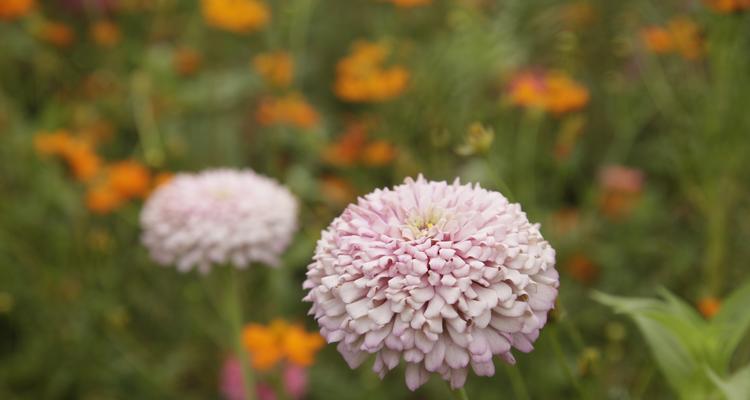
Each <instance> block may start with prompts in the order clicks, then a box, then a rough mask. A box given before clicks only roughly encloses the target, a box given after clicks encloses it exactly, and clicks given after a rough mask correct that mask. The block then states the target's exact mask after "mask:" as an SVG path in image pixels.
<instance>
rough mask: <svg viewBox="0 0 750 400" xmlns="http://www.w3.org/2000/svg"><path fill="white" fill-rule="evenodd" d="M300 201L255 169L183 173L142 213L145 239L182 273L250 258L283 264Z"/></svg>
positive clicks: (236, 263) (238, 264)
mask: <svg viewBox="0 0 750 400" xmlns="http://www.w3.org/2000/svg"><path fill="white" fill-rule="evenodd" d="M296 220H297V202H296V200H295V199H294V197H293V196H292V194H291V193H290V192H289V190H287V189H286V188H284V187H283V186H281V185H279V184H278V183H277V182H276V181H274V180H272V179H270V178H266V177H264V176H261V175H258V174H256V173H255V172H253V171H250V170H230V169H219V170H209V171H204V172H200V173H197V174H178V175H177V176H175V178H173V179H172V180H170V181H169V182H168V183H166V184H164V185H162V186H160V187H159V188H158V189H157V190H156V191H155V192H154V193H153V194H152V195H151V197H150V198H149V199H148V201H147V202H146V204H145V206H144V208H143V212H142V213H141V227H142V228H143V243H144V244H145V246H146V247H147V248H148V250H149V252H150V254H151V257H152V258H153V259H154V260H155V261H156V262H158V263H160V264H162V265H172V264H176V265H177V268H178V269H179V270H180V271H189V270H191V269H193V268H196V267H197V268H198V269H199V270H200V271H201V272H208V271H209V270H210V269H211V266H212V265H216V264H232V265H234V266H235V267H237V268H245V267H246V266H247V265H248V264H249V263H251V262H262V263H266V264H269V265H276V264H277V263H278V258H279V255H280V254H281V252H282V251H284V249H286V247H287V245H288V244H289V242H290V241H291V238H292V234H293V233H294V231H295V230H296Z"/></svg>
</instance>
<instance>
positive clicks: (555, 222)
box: [548, 208, 581, 237]
mask: <svg viewBox="0 0 750 400" xmlns="http://www.w3.org/2000/svg"><path fill="white" fill-rule="evenodd" d="M580 219H581V218H580V215H579V213H578V210H577V209H575V208H562V209H560V210H558V211H556V212H555V213H554V214H552V217H551V221H550V223H549V224H548V226H549V227H550V229H552V230H553V231H554V232H555V234H556V235H558V236H561V237H564V236H567V235H569V234H570V233H571V232H573V231H574V230H576V229H577V228H578V225H579V224H580Z"/></svg>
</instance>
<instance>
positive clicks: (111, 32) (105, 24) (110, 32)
mask: <svg viewBox="0 0 750 400" xmlns="http://www.w3.org/2000/svg"><path fill="white" fill-rule="evenodd" d="M89 33H90V35H91V38H92V39H93V40H94V42H95V43H96V44H98V45H99V46H103V47H113V46H115V45H116V44H117V43H119V42H120V37H121V36H122V35H121V33H120V28H119V27H118V26H117V24H115V23H114V22H112V21H107V20H99V21H96V22H94V24H93V25H91V28H90V32H89Z"/></svg>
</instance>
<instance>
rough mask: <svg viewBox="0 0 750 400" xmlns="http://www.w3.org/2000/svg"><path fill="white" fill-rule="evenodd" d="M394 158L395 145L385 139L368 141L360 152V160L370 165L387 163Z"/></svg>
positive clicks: (377, 165)
mask: <svg viewBox="0 0 750 400" xmlns="http://www.w3.org/2000/svg"><path fill="white" fill-rule="evenodd" d="M394 158H396V147H395V146H393V144H392V143H391V142H389V141H386V140H375V141H372V142H370V143H369V144H368V145H367V147H365V149H364V151H363V153H362V162H363V163H364V164H365V165H367V166H370V167H379V166H383V165H388V164H390V162H391V161H393V159H394Z"/></svg>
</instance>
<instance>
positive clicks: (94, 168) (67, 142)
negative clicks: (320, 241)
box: [34, 130, 101, 182]
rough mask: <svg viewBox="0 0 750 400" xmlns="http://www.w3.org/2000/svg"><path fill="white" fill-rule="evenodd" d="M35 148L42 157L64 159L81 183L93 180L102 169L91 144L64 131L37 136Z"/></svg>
mask: <svg viewBox="0 0 750 400" xmlns="http://www.w3.org/2000/svg"><path fill="white" fill-rule="evenodd" d="M34 148H35V149H36V151H37V152H38V153H39V154H41V155H48V156H57V157H61V158H63V159H64V160H65V161H66V163H67V164H68V166H69V167H70V169H71V170H72V172H73V175H74V176H75V177H76V178H77V179H78V180H80V181H84V182H85V181H89V180H91V179H92V178H93V177H94V176H96V174H97V173H98V172H99V169H100V167H101V159H100V158H99V156H98V155H97V154H96V153H95V152H94V149H93V148H92V146H91V143H90V142H88V141H86V140H83V139H81V138H79V137H74V136H72V135H71V134H70V133H69V132H67V131H64V130H59V131H55V132H52V133H48V134H45V133H39V134H37V135H36V136H35V137H34Z"/></svg>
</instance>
